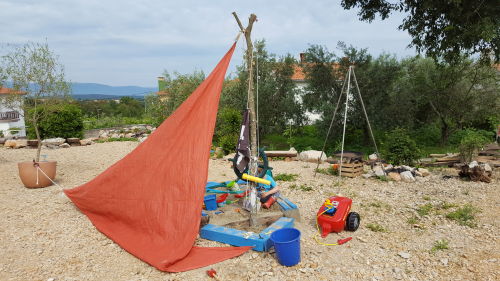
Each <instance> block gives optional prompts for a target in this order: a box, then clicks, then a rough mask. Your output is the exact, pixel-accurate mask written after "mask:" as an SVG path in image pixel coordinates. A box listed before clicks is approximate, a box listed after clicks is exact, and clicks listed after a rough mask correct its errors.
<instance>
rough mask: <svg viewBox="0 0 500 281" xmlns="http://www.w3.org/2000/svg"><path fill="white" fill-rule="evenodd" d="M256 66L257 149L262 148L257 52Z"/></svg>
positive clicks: (257, 57) (256, 57)
mask: <svg viewBox="0 0 500 281" xmlns="http://www.w3.org/2000/svg"><path fill="white" fill-rule="evenodd" d="M255 67H256V76H257V77H256V78H257V79H256V80H257V81H256V82H255V90H256V91H255V98H256V103H255V119H256V120H257V124H256V125H255V126H257V151H258V149H259V148H260V135H259V56H258V53H257V56H255Z"/></svg>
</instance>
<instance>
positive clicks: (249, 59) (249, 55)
mask: <svg viewBox="0 0 500 281" xmlns="http://www.w3.org/2000/svg"><path fill="white" fill-rule="evenodd" d="M233 16H234V18H235V19H236V22H237V23H238V26H239V27H240V30H241V32H243V34H244V35H245V41H246V43H247V50H246V63H247V71H248V98H247V100H248V111H249V115H250V141H251V147H250V148H251V150H250V152H251V155H250V163H249V165H248V167H249V174H252V175H255V174H256V173H257V160H258V155H259V151H258V150H259V148H258V147H257V118H256V114H255V108H256V107H255V93H254V83H253V75H254V74H253V44H252V39H251V37H250V35H251V33H252V27H253V23H254V22H255V21H256V20H257V16H256V15H255V14H251V15H250V17H249V18H248V25H247V27H246V28H244V27H243V25H242V24H241V21H240V19H239V18H238V15H236V12H233ZM249 185H250V188H251V189H253V190H255V184H254V183H253V182H249ZM253 203H254V204H257V203H256V202H253ZM252 213H256V208H252V210H251V211H250V218H249V222H250V226H253V225H255V219H254V217H253V215H252Z"/></svg>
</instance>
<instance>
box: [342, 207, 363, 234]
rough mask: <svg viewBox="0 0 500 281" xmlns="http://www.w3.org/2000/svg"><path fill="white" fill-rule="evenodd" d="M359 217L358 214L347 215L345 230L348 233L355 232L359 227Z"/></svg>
mask: <svg viewBox="0 0 500 281" xmlns="http://www.w3.org/2000/svg"><path fill="white" fill-rule="evenodd" d="M360 220H361V219H360V217H359V214H358V213H356V212H350V213H349V215H347V221H346V224H345V229H346V230H348V231H356V230H357V229H358V227H359V222H360Z"/></svg>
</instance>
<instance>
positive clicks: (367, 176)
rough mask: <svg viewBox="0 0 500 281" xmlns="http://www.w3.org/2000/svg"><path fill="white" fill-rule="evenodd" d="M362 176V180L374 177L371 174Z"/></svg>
mask: <svg viewBox="0 0 500 281" xmlns="http://www.w3.org/2000/svg"><path fill="white" fill-rule="evenodd" d="M362 176H363V178H365V179H368V178H371V177H374V176H375V174H373V173H366V174H363V175H362Z"/></svg>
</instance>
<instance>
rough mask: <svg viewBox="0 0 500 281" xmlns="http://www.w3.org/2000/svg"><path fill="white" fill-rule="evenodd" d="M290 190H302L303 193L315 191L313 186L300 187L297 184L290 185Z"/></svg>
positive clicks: (302, 185) (303, 185)
mask: <svg viewBox="0 0 500 281" xmlns="http://www.w3.org/2000/svg"><path fill="white" fill-rule="evenodd" d="M290 188H291V189H300V190H302V191H311V190H313V188H312V187H311V186H308V185H305V184H301V185H300V186H298V185H296V184H292V185H290Z"/></svg>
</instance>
